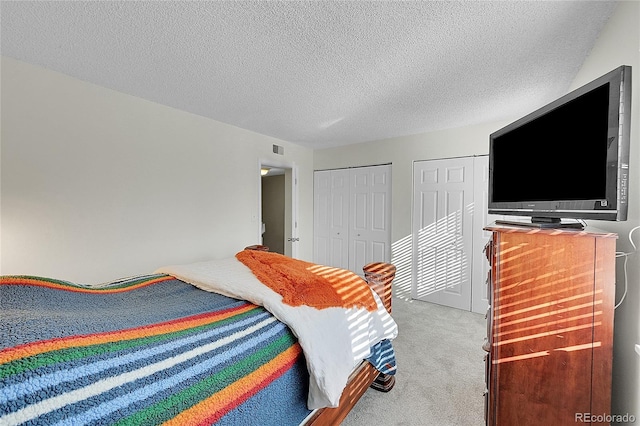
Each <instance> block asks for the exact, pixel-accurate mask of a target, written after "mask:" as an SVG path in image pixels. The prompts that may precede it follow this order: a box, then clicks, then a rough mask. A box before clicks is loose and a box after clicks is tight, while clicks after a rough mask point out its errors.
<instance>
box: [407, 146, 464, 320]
mask: <svg viewBox="0 0 640 426" xmlns="http://www.w3.org/2000/svg"><path fill="white" fill-rule="evenodd" d="M473 189H474V188H473V158H471V157H468V158H454V159H445V160H432V161H421V162H416V163H414V193H413V200H414V201H413V204H414V206H413V223H412V232H413V256H414V262H413V274H412V275H413V277H412V289H411V293H412V297H413V298H414V299H419V300H424V301H427V302H433V303H438V304H441V305H446V306H451V307H455V308H459V309H464V310H467V311H469V310H471V263H472V257H473V245H472V232H473V215H472V212H473Z"/></svg>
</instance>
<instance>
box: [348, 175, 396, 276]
mask: <svg viewBox="0 0 640 426" xmlns="http://www.w3.org/2000/svg"><path fill="white" fill-rule="evenodd" d="M350 172H351V194H350V197H351V203H350V209H349V210H350V221H349V225H350V228H349V245H350V253H349V269H350V270H351V271H353V272H355V273H357V274H360V275H362V274H363V271H362V267H363V266H365V265H366V264H368V263H371V262H388V261H389V260H390V258H391V247H390V246H391V166H389V165H385V166H372V167H362V168H355V169H351V170H350Z"/></svg>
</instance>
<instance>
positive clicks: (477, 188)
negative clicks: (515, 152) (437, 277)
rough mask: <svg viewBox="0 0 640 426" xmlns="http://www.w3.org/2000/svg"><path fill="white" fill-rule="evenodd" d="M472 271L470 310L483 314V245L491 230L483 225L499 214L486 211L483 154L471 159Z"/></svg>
mask: <svg viewBox="0 0 640 426" xmlns="http://www.w3.org/2000/svg"><path fill="white" fill-rule="evenodd" d="M473 174H474V179H473V186H474V190H473V200H474V202H473V205H474V208H473V211H474V218H473V271H472V279H471V286H472V292H471V310H472V311H473V312H476V313H479V314H484V313H486V312H487V308H488V307H489V294H488V291H489V287H488V285H487V277H488V274H489V270H490V269H491V265H490V264H489V261H488V260H487V257H486V255H485V254H484V246H485V245H486V244H487V242H488V241H489V239H490V238H491V232H488V231H485V230H484V227H485V226H487V225H489V224H491V223H492V222H494V221H495V220H496V219H499V216H496V215H490V214H489V213H488V200H489V192H488V191H489V156H488V155H483V156H479V157H474V159H473Z"/></svg>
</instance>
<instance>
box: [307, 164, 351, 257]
mask: <svg viewBox="0 0 640 426" xmlns="http://www.w3.org/2000/svg"><path fill="white" fill-rule="evenodd" d="M349 182H350V181H349V170H348V169H344V170H325V171H317V172H315V173H314V190H313V198H314V207H313V209H314V215H313V228H314V235H313V245H314V247H313V253H314V262H316V263H319V264H321V265H329V266H335V267H337V268H343V269H348V268H349Z"/></svg>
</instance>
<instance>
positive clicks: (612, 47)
mask: <svg viewBox="0 0 640 426" xmlns="http://www.w3.org/2000/svg"><path fill="white" fill-rule="evenodd" d="M620 65H631V66H632V77H631V80H632V100H631V103H632V106H631V109H632V111H631V112H632V113H631V114H630V117H632V118H631V152H630V156H631V158H630V161H629V163H630V167H629V190H630V193H629V211H628V216H627V221H626V222H618V223H615V222H613V223H612V222H603V221H592V222H591V223H590V224H592V225H593V226H597V227H598V228H601V229H604V230H607V231H611V232H617V233H618V243H617V250H618V251H624V252H629V251H631V250H632V249H633V248H632V246H631V244H630V242H629V240H628V238H627V235H628V234H629V231H631V229H632V228H634V227H636V226H639V225H640V3H638V2H620V3H619V5H618V8H617V9H616V12H615V13H614V15H613V16H612V17H611V18H610V19H609V22H608V23H607V26H606V27H605V28H604V30H603V31H602V33H601V34H600V36H599V38H598V41H597V43H596V44H595V46H594V48H593V49H592V51H591V53H590V55H589V57H588V58H587V60H586V61H585V62H584V64H583V66H582V68H581V69H580V72H579V73H578V75H577V76H576V78H575V80H574V82H573V84H572V89H574V88H577V87H580V86H582V85H583V84H585V83H588V82H589V81H591V80H593V79H594V78H597V77H599V76H601V75H602V74H605V73H606V72H608V71H611V70H612V69H614V68H616V67H618V66H620ZM633 237H634V241H635V243H636V245H637V246H638V247H639V248H640V230H637V231H635V232H634V234H633ZM627 270H628V279H627V285H628V287H627V289H628V291H627V295H626V298H625V300H624V302H623V303H622V304H621V305H620V307H619V308H618V309H617V310H616V312H615V331H614V333H615V334H614V336H615V337H614V359H613V401H612V403H613V412H614V413H617V414H625V413H628V414H633V415H634V416H635V417H636V421H639V419H640V357H639V356H638V355H637V354H636V353H635V350H634V344H635V343H639V344H640V253H636V254H634V255H633V256H631V257H629V261H628V265H627ZM624 281H625V278H624V270H623V261H622V259H620V260H618V262H617V272H616V295H617V300H620V299H621V298H622V295H623V293H624V287H625V285H624Z"/></svg>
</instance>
